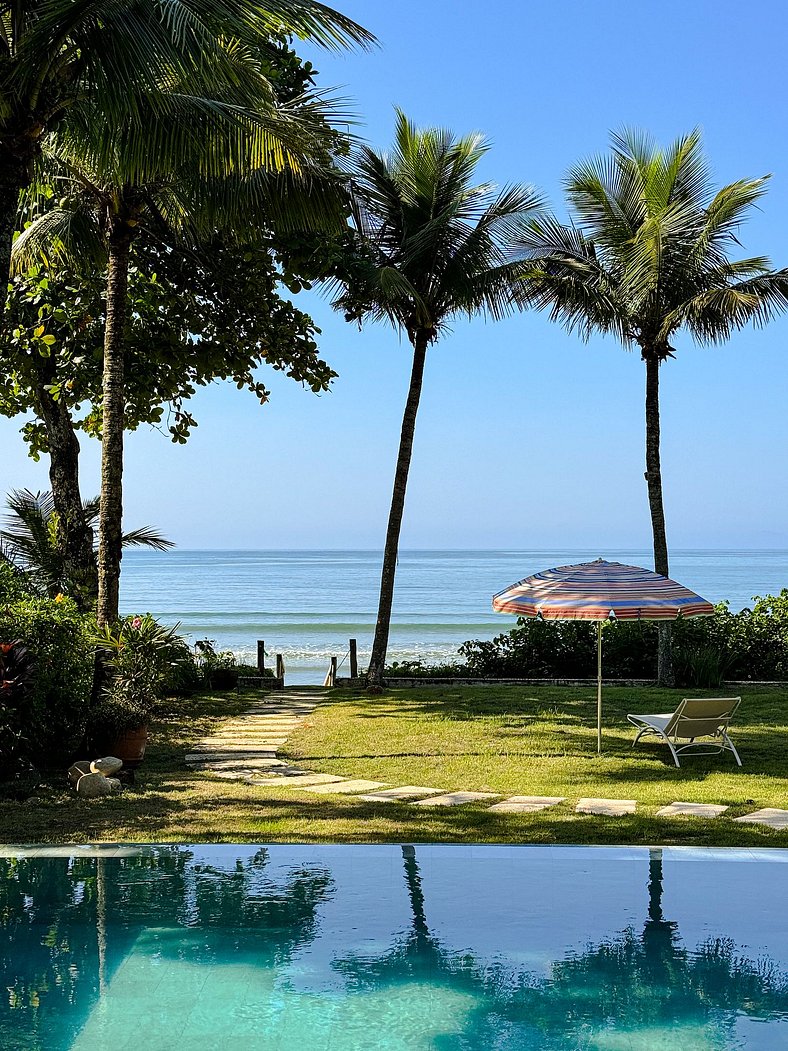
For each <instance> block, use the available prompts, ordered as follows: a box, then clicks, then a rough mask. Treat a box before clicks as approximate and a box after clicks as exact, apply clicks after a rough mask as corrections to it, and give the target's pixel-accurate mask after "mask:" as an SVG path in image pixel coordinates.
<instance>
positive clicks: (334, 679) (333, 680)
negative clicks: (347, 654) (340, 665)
mask: <svg viewBox="0 0 788 1051" xmlns="http://www.w3.org/2000/svg"><path fill="white" fill-rule="evenodd" d="M336 684H337V659H336V657H332V658H331V684H330V685H331V686H336Z"/></svg>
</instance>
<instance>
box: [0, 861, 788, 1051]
mask: <svg viewBox="0 0 788 1051" xmlns="http://www.w3.org/2000/svg"><path fill="white" fill-rule="evenodd" d="M0 871H1V872H2V879H1V880H0V953H1V954H2V961H1V966H2V969H3V976H2V986H3V989H4V990H5V992H4V994H3V996H2V997H1V998H0V1048H2V1051H12V1049H25V1051H32V1049H41V1051H65V1049H72V1051H77V1049H78V1051H83V1049H87V1048H111V1049H113V1051H114V1049H122V1048H129V1049H130V1048H136V1049H143V1051H164V1049H175V1048H177V1049H181V1048H183V1047H192V1048H199V1049H203V1048H205V1049H211V1048H224V1047H225V1046H226V1048H227V1049H228V1051H229V1049H230V1048H232V1049H233V1051H245V1049H257V1048H260V1049H265V1051H329V1049H330V1051H370V1049H378V1048H379V1049H381V1051H520V1049H545V1051H548V1049H549V1051H580V1049H588V1051H673V1049H681V1051H727V1049H736V1051H740V1049H758V1051H774V1049H778V1048H784V1047H788V918H787V917H786V911H785V902H786V890H787V889H788V851H780V850H764V851H750V850H714V851H710V850H705V851H704V850H695V849H688V848H664V849H653V850H648V849H645V848H643V849H641V848H627V849H623V848H621V849H619V848H604V847H599V848H589V847H585V848H581V847H495V846H485V847H465V846H457V847H452V846H416V847H394V846H380V847H371V846H369V847H364V846H359V847H356V846H341V847H340V846H266V847H260V846H228V845H221V846H211V845H200V846H147V847H143V848H138V847H114V846H109V847H106V848H101V847H87V848H74V847H71V848H66V847H61V848H29V849H23V848H12V847H5V848H2V856H0Z"/></svg>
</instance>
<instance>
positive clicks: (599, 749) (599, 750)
mask: <svg viewBox="0 0 788 1051" xmlns="http://www.w3.org/2000/svg"><path fill="white" fill-rule="evenodd" d="M596 751H597V755H601V754H602V621H601V620H600V621H598V623H597V626H596Z"/></svg>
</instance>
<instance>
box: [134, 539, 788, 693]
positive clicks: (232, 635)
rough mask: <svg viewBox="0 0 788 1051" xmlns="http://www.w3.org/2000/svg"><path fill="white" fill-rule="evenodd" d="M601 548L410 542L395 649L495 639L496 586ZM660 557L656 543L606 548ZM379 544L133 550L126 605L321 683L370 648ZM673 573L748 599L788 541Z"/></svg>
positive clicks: (634, 557)
mask: <svg viewBox="0 0 788 1051" xmlns="http://www.w3.org/2000/svg"><path fill="white" fill-rule="evenodd" d="M598 557H600V552H599V551H592V550H566V549H563V550H562V549H555V550H532V551H403V552H402V553H401V554H400V558H399V566H398V570H397V588H396V594H395V599H394V614H393V618H392V625H391V635H390V641H389V660H392V661H393V660H397V661H402V660H412V659H417V658H418V659H422V660H424V661H426V662H434V661H445V660H452V659H454V658H456V656H457V648H458V647H459V646H460V645H461V644H462V643H463V642H464V641H465V640H466V639H475V638H486V639H489V638H492V637H493V636H494V635H497V634H499V633H500V632H502V631H507V630H508V629H509V628H510V627H511V626H512V625H513V624H514V618H512V617H507V616H502V615H501V614H496V613H493V612H492V609H491V607H490V601H491V598H492V596H493V594H495V592H497V591H501V590H502V589H503V588H505V587H506V586H508V585H509V584H512V583H514V582H515V581H517V580H520V579H522V577H525V576H528V575H529V574H531V573H535V572H538V571H539V570H540V569H547V568H549V567H551V566H560V565H566V564H568V563H573V562H585V561H589V560H591V559H594V558H598ZM604 557H605V558H609V559H610V560H611V561H619V562H627V563H629V564H632V565H642V566H647V567H650V566H651V565H653V562H652V561H651V557H650V554H649V552H648V551H646V550H630V551H615V552H606V553H605V554H604ZM380 559H381V556H380V553H379V552H375V551H178V550H176V551H170V552H166V553H158V552H152V551H136V550H132V551H129V552H127V553H126V554H125V555H124V558H123V573H122V578H121V611H122V612H123V613H145V612H149V613H152V614H153V615H154V616H156V617H158V618H160V619H161V620H162V621H164V622H165V623H167V624H173V623H175V622H178V623H179V624H180V630H181V632H182V633H183V634H184V635H186V636H187V637H188V638H189V640H190V641H191V642H194V641H195V640H197V639H203V638H209V639H213V640H215V642H216V645H217V647H218V648H220V649H230V650H233V651H234V652H235V653H236V654H237V655H238V657H239V658H240V659H243V660H245V661H249V662H252V663H254V662H255V659H256V648H257V639H263V640H264V641H265V645H266V650H267V652H268V653H269V654H270V655H271V658H270V661H269V663H270V664H271V665H273V655H274V654H276V653H281V654H282V655H283V657H284V661H285V666H286V670H287V682H288V683H291V684H305V683H322V681H323V679H324V677H325V674H326V672H327V671H328V666H329V663H330V658H331V657H332V656H336V657H337V658H338V659H339V661H340V662H342V661H343V660H344V663H343V664H341V670H344V671H346V670H347V666H348V665H347V656H346V655H347V651H348V639H350V638H355V639H357V640H358V646H359V663H360V664H361V666H362V667H363V666H364V661H365V658H366V657H367V656H368V655H369V649H370V646H371V644H372V635H373V631H374V626H375V613H376V610H377V592H378V585H379V578H380ZM671 575H672V576H673V577H674V578H675V579H676V580H678V581H680V582H681V583H682V584H685V585H686V586H687V587H689V588H692V590H693V591H697V592H698V593H699V594H700V595H702V596H703V597H704V598H707V599H710V600H711V601H713V602H718V601H721V600H724V599H727V600H728V601H729V602H730V604H731V608H732V609H742V608H743V607H745V606H747V605H749V604H750V602H751V600H752V598H753V596H755V595H766V594H774V593H776V592H779V591H780V590H781V589H782V588H783V587H788V550H785V551H743V550H738V551H700V550H698V551H689V550H686V551H678V550H677V551H674V552H672V554H671Z"/></svg>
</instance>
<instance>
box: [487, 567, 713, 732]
mask: <svg viewBox="0 0 788 1051" xmlns="http://www.w3.org/2000/svg"><path fill="white" fill-rule="evenodd" d="M492 604H493V609H494V610H495V611H496V612H497V613H515V614H516V615H517V616H518V617H539V618H541V619H542V620H594V621H596V622H597V752H601V751H602V625H603V623H604V622H605V621H607V620H675V619H676V617H678V616H679V615H681V616H682V617H710V616H711V615H712V614H713V613H714V606H713V605H712V604H711V602H707V601H706V599H703V598H701V597H700V595H696V594H695V592H694V591H690V590H689V588H685V587H683V586H682V585H681V584H677V583H676V581H675V580H671V579H670V578H669V577H663V576H661V575H660V574H659V573H652V572H651V570H649V569H641V568H640V567H639V566H625V565H623V564H622V563H621V562H605V561H604V560H603V559H601V558H598V559H597V560H596V562H581V563H580V564H579V565H576V566H559V567H558V568H557V569H546V570H544V571H543V572H542V573H534V575H533V576H532V577H526V578H525V580H521V581H520V582H519V583H518V584H512V586H511V587H508V588H506V590H505V591H501V592H499V593H498V594H497V595H495V596H494V597H493V602H492Z"/></svg>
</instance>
